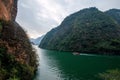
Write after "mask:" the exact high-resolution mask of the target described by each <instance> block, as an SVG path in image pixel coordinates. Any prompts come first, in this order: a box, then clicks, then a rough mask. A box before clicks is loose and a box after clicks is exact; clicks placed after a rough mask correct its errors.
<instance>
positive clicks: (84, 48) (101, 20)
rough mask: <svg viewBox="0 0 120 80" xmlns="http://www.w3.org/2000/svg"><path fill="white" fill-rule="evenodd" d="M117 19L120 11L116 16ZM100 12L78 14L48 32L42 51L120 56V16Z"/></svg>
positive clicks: (91, 9) (87, 11) (41, 45)
mask: <svg viewBox="0 0 120 80" xmlns="http://www.w3.org/2000/svg"><path fill="white" fill-rule="evenodd" d="M116 13H117V14H118V15H119V13H120V11H118V10H117V12H116ZM110 14H111V12H110V11H109V12H106V13H105V12H102V11H99V10H98V9H97V8H87V9H83V10H80V11H78V12H77V13H74V14H72V15H70V16H68V17H66V18H65V19H64V21H63V22H62V23H61V25H60V26H58V27H56V28H54V29H52V30H51V31H49V32H48V33H47V34H46V35H45V37H44V38H43V39H42V41H41V44H40V47H41V48H45V49H52V50H59V51H73V52H76V51H77V52H86V53H100V54H108V55H111V54H114V55H120V25H119V19H120V17H119V16H115V15H114V16H111V15H110ZM116 18H117V19H116Z"/></svg>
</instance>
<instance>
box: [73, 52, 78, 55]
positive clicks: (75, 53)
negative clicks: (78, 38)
mask: <svg viewBox="0 0 120 80" xmlns="http://www.w3.org/2000/svg"><path fill="white" fill-rule="evenodd" d="M72 54H73V55H80V53H79V52H73V53H72Z"/></svg>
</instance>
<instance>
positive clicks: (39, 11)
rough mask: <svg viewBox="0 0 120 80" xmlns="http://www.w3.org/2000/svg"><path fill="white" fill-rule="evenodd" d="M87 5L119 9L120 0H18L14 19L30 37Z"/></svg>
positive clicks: (102, 8) (44, 31) (104, 8)
mask: <svg viewBox="0 0 120 80" xmlns="http://www.w3.org/2000/svg"><path fill="white" fill-rule="evenodd" d="M89 7H97V8H98V9H99V10H101V11H106V10H109V9H112V8H117V9H120V0H19V1H18V14H17V18H16V21H17V22H18V23H19V24H20V25H21V26H22V28H23V29H24V30H25V31H26V32H27V34H28V36H29V37H30V38H37V37H40V36H42V35H45V34H46V33H47V32H48V31H50V30H51V29H52V28H54V27H57V26H59V25H60V23H61V22H62V21H63V20H64V18H65V17H67V16H69V15H70V14H72V13H75V12H77V11H79V10H81V9H84V8H89Z"/></svg>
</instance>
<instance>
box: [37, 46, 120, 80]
mask: <svg viewBox="0 0 120 80" xmlns="http://www.w3.org/2000/svg"><path fill="white" fill-rule="evenodd" d="M35 48H36V49H37V53H38V56H39V63H40V65H39V67H38V71H37V74H36V78H35V80H99V79H98V74H99V73H101V72H105V71H106V70H109V69H116V68H118V69H120V57H119V56H100V55H87V54H81V55H73V54H72V53H71V52H58V51H50V50H44V49H40V48H37V47H35Z"/></svg>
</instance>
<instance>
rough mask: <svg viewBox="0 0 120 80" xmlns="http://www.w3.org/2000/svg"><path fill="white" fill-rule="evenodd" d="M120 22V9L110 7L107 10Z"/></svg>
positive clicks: (107, 12)
mask: <svg viewBox="0 0 120 80" xmlns="http://www.w3.org/2000/svg"><path fill="white" fill-rule="evenodd" d="M105 13H106V14H108V15H110V16H111V17H112V18H113V19H115V20H116V21H117V22H118V23H119V24H120V9H110V10H108V11H106V12H105Z"/></svg>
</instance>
